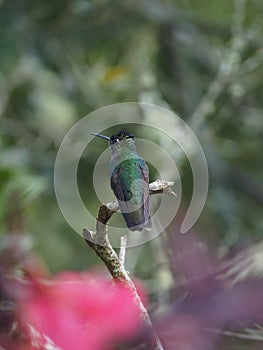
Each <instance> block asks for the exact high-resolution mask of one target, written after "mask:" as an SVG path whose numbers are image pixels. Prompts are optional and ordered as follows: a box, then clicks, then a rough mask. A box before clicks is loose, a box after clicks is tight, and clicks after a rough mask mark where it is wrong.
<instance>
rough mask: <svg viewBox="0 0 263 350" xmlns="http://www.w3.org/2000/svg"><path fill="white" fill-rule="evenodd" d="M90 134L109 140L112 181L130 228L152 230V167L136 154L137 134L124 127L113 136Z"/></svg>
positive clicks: (121, 209) (112, 186)
mask: <svg viewBox="0 0 263 350" xmlns="http://www.w3.org/2000/svg"><path fill="white" fill-rule="evenodd" d="M91 134H92V135H94V136H97V137H101V138H103V139H106V140H108V141H109V146H110V150H111V161H110V184H111V188H112V190H113V192H114V194H115V197H116V198H117V201H118V204H119V208H120V211H121V213H122V215H123V218H124V220H125V222H126V225H127V227H128V229H129V230H130V231H142V230H143V229H146V230H150V229H151V227H152V224H151V218H150V213H149V169H148V166H147V164H146V162H145V161H144V159H143V158H141V157H140V156H139V155H138V153H137V150H136V146H135V142H134V136H133V135H132V134H131V133H129V132H128V131H124V130H120V131H118V132H117V133H116V134H114V135H112V136H111V137H108V136H104V135H101V134H95V133H91Z"/></svg>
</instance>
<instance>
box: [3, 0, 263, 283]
mask: <svg viewBox="0 0 263 350" xmlns="http://www.w3.org/2000/svg"><path fill="white" fill-rule="evenodd" d="M243 5H244V6H243ZM242 6H243V7H242ZM262 13H263V2H262V1H260V0H250V1H247V2H245V1H242V0H240V1H235V2H234V1H220V0H213V1H208V0H198V1H196V0H187V1H180V2H178V1H174V0H170V1H169V0H167V1H161V0H154V1H150V0H142V1H139V0H132V1H130V0H129V1H128V0H124V1H114V0H113V1H107V0H93V1H85V0H67V1H62V0H55V1H54V0H52V1H51V0H47V1H40V0H35V1H32V0H21V1H19V2H14V1H7V0H2V1H1V2H0V26H1V43H0V94H1V95H0V118H1V119H0V123H1V126H0V137H1V138H0V144H1V150H0V166H1V168H0V189H1V192H0V217H1V235H2V237H3V236H4V235H5V234H11V233H14V232H15V233H19V232H23V233H26V234H28V235H29V236H30V237H31V238H32V241H33V244H34V249H35V250H36V251H37V252H38V253H39V255H40V256H42V257H43V259H44V260H45V262H46V264H47V265H48V267H49V269H50V270H51V271H57V270H60V269H86V268H88V267H90V266H93V265H94V264H98V263H99V262H98V261H97V259H96V257H95V256H94V254H93V253H92V252H91V251H89V249H88V248H87V246H86V245H85V244H84V243H83V241H82V239H81V238H80V237H79V236H78V235H76V234H75V233H74V232H73V231H72V230H71V228H70V227H69V226H68V224H67V223H66V221H65V220H64V218H63V216H62V214H61V213H60V210H59V208H58V206H57V202H56V198H55V194H54V188H53V167H54V162H55V157H56V152H57V150H58V147H59V145H60V142H61V141H62V139H63V136H64V135H65V134H66V132H67V131H68V130H69V128H70V127H71V126H72V125H73V124H74V123H75V122H76V121H77V120H79V119H80V118H81V117H83V116H84V115H86V114H88V113H89V112H91V111H93V110H96V109H98V108H100V107H102V106H106V105H108V104H112V103H118V102H127V101H143V102H152V103H155V104H157V105H162V106H168V107H170V108H171V109H172V110H174V111H175V112H177V113H178V114H179V115H180V117H181V118H183V119H185V121H186V122H187V123H188V125H190V126H191V127H192V128H193V130H194V131H195V132H196V134H197V136H198V138H199V141H200V142H201V144H202V146H203V147H204V150H205V153H206V156H207V161H208V165H209V171H210V188H209V195H208V199H207V204H206V206H205V209H204V212H203V214H202V216H201V217H200V220H199V222H198V225H197V226H198V227H199V229H200V232H202V235H203V237H204V238H206V239H209V240H211V241H212V242H213V244H214V245H215V246H217V247H218V253H220V254H221V253H222V252H223V253H225V252H228V251H229V249H231V248H232V247H234V246H235V245H237V244H243V242H244V243H247V242H251V241H256V240H259V239H261V236H262V229H263V219H262V215H261V213H262V205H263V187H262V181H261V179H262V176H263V162H262V149H263V148H262V146H263V141H262V140H263V117H262V112H263V110H262V109H263V103H262V101H263V95H262V94H263V80H262V76H263V48H262V35H263V26H262ZM92 131H94V130H92ZM101 147H102V149H103V147H104V148H105V147H106V145H105V144H102V145H101ZM94 162H95V159H93V158H92V156H89V158H88V159H85V160H83V161H82V163H81V164H80V174H79V184H80V188H81V189H82V191H83V193H84V195H83V196H84V197H85V202H87V201H88V202H89V205H88V206H89V208H90V210H91V211H92V212H94V213H96V211H97V208H98V205H99V202H98V200H97V198H96V196H95V194H94V192H93V189H92V188H91V184H92V169H93V165H94ZM179 171H180V173H181V174H182V181H183V190H184V196H185V198H186V199H185V201H186V202H187V198H188V199H189V198H190V196H191V189H192V177H191V172H190V167H189V164H188V163H187V162H183V163H182V164H180V165H179ZM105 181H108V179H105ZM85 186H86V187H85ZM14 210H16V211H18V213H19V214H17V215H18V216H19V215H20V216H21V220H17V221H16V225H14V223H13V222H12V220H14V216H12V215H10V213H11V214H12V213H13V211H14ZM16 217H17V216H16ZM152 244H153V243H149V244H147V245H146V246H145V247H144V248H140V249H139V248H138V249H137V250H136V249H135V248H134V249H131V251H132V254H134V256H135V257H133V258H132V259H130V260H131V261H130V270H131V271H132V270H134V269H136V272H137V274H138V275H140V274H141V275H144V274H145V269H146V267H145V265H146V266H147V265H148V264H149V266H150V264H151V262H150V261H149V260H150V259H149V258H148V257H147V255H148V256H149V255H151V254H152V256H153V257H154V254H155V248H153V246H152ZM143 252H146V254H143ZM140 266H144V267H143V268H140ZM157 275H158V274H156V276H154V275H151V274H150V276H148V277H149V286H150V285H151V281H152V280H151V279H152V278H156V279H157V278H158V276H157Z"/></svg>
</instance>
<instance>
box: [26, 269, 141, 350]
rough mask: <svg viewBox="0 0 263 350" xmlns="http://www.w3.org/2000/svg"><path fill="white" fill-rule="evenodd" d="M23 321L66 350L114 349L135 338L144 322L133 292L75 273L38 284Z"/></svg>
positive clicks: (28, 297) (29, 290) (30, 293)
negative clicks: (135, 333)
mask: <svg viewBox="0 0 263 350" xmlns="http://www.w3.org/2000/svg"><path fill="white" fill-rule="evenodd" d="M20 318H21V319H22V320H23V321H24V322H28V323H29V324H31V325H32V326H33V327H34V328H36V330H38V331H39V332H42V333H44V334H46V335H47V336H49V337H50V338H51V339H52V340H53V341H54V343H55V344H56V345H58V346H59V347H61V348H62V349H63V350H72V349H78V350H82V349H83V350H87V349H89V350H93V349H94V350H100V349H105V348H107V349H109V348H110V344H114V342H116V341H119V340H123V339H126V338H128V337H130V336H132V335H133V334H134V332H135V331H136V330H137V329H138V326H139V322H140V321H139V314H138V311H137V309H136V307H135V305H134V303H133V298H132V295H131V292H130V290H129V289H128V288H127V287H125V286H124V285H122V284H117V285H116V284H113V283H111V282H109V281H105V280H104V279H101V278H100V279H95V278H94V277H92V276H91V275H83V274H78V273H70V272H67V273H62V274H60V275H58V276H56V277H55V278H54V279H53V280H48V281H47V280H45V281H34V283H33V285H31V286H30V287H28V288H27V291H26V296H25V298H23V300H22V301H21V304H20Z"/></svg>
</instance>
